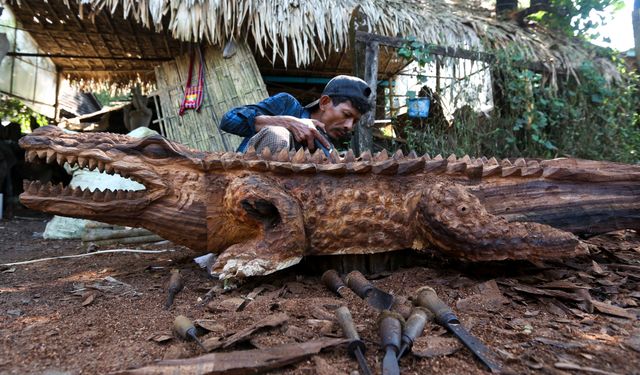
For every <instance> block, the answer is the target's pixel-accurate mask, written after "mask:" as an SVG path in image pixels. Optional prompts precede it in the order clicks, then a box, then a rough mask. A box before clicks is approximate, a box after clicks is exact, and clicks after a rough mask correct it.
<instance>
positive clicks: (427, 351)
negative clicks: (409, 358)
mask: <svg viewBox="0 0 640 375" xmlns="http://www.w3.org/2000/svg"><path fill="white" fill-rule="evenodd" d="M460 349H462V344H461V343H460V341H459V340H458V339H455V338H450V337H439V336H420V337H418V338H417V339H416V340H415V342H414V343H413V348H412V349H411V351H412V353H413V355H415V356H417V357H420V358H433V357H440V356H445V355H450V354H453V353H455V352H457V351H458V350H460Z"/></svg>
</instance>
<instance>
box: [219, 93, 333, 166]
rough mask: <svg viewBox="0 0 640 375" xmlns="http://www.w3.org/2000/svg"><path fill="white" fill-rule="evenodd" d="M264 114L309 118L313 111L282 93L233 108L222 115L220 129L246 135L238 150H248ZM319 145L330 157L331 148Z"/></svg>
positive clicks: (318, 143)
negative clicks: (258, 117)
mask: <svg viewBox="0 0 640 375" xmlns="http://www.w3.org/2000/svg"><path fill="white" fill-rule="evenodd" d="M262 115H265V116H293V117H297V118H309V116H310V115H311V113H310V112H309V110H308V109H307V108H305V107H303V106H302V104H300V102H298V100H296V98H294V97H293V96H291V95H290V94H287V93H280V94H276V95H274V96H271V97H268V98H266V99H265V100H263V101H261V102H260V103H257V104H249V105H245V106H241V107H236V108H233V109H231V110H230V111H229V112H227V113H225V114H224V116H223V117H222V120H221V121H220V129H221V130H224V131H226V132H228V133H231V134H235V135H239V136H241V137H245V138H244V139H243V140H242V143H240V146H238V150H237V151H238V152H245V151H247V145H248V143H249V139H250V138H251V137H253V136H254V135H255V134H256V126H255V123H256V117H257V116H262ZM300 146H301V145H299V144H298V143H297V142H296V149H297V148H299V147H300ZM318 146H319V148H321V149H322V151H324V153H325V154H326V155H327V157H328V156H329V150H327V149H326V148H325V147H324V146H322V144H321V143H320V142H318V141H316V147H318Z"/></svg>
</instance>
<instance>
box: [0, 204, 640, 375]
mask: <svg viewBox="0 0 640 375" xmlns="http://www.w3.org/2000/svg"><path fill="white" fill-rule="evenodd" d="M46 219H47V217H44V216H40V217H35V218H34V217H31V218H24V217H22V218H20V217H19V218H15V219H13V220H10V221H8V220H4V221H0V263H1V264H6V263H13V262H19V261H24V260H31V259H39V258H45V257H55V256H61V255H72V254H82V253H86V246H85V245H83V244H82V243H81V242H80V241H61V240H43V239H42V238H41V236H40V235H39V234H40V233H41V232H42V231H43V230H44V226H45V220H46ZM588 243H589V244H590V251H591V254H590V255H589V256H585V257H581V258H578V259H569V260H565V261H562V262H559V261H554V262H544V263H535V264H534V263H529V262H499V263H483V264H464V263H458V262H454V261H451V260H446V259H442V258H439V257H437V256H433V255H424V256H422V257H421V259H422V262H419V264H418V263H417V262H416V266H414V267H411V268H401V269H397V270H394V271H392V272H383V273H378V274H377V275H372V276H371V278H372V279H373V283H374V284H375V285H376V286H377V287H379V288H381V289H383V290H386V291H388V292H390V293H392V294H394V295H396V296H405V297H408V298H411V297H412V296H413V294H414V293H413V292H414V291H415V290H416V289H417V288H418V287H421V286H425V285H428V286H431V287H433V288H434V289H436V291H437V292H438V294H439V296H440V297H441V298H442V299H443V300H444V301H445V302H446V303H447V304H449V305H450V306H451V307H452V308H453V309H454V311H455V312H456V313H457V315H458V317H459V318H460V320H461V321H462V323H463V324H464V325H465V326H466V327H468V328H470V330H471V332H472V333H473V334H474V335H476V336H477V337H478V338H480V339H481V340H482V341H483V342H484V343H486V344H487V345H488V346H489V347H490V348H491V349H492V350H493V351H494V352H495V353H496V356H497V358H498V359H499V361H500V362H502V363H503V364H504V373H511V374H528V373H536V374H537V373H542V374H545V373H548V374H579V373H591V374H605V373H606V374H640V322H639V321H638V316H639V315H640V309H639V308H638V304H639V303H640V283H639V281H640V236H638V234H636V232H634V231H623V232H616V233H613V234H609V235H604V236H599V237H596V238H592V239H590V240H589V241H588ZM124 247H127V248H133V246H131V245H129V246H122V245H121V246H118V245H115V246H111V247H109V248H112V249H116V248H124ZM135 248H137V249H146V250H163V249H164V250H169V251H167V252H163V253H154V254H131V253H125V254H115V253H111V254H94V255H91V256H86V257H79V258H69V259H56V260H48V261H43V262H37V263H31V264H24V265H8V266H7V265H3V266H0V374H105V373H112V372H116V371H121V370H125V369H129V368H137V367H141V366H145V365H149V364H152V363H153V362H155V361H158V360H162V359H171V358H189V357H195V356H198V355H201V354H202V350H201V349H199V347H198V346H196V344H195V343H193V342H187V341H183V340H181V339H179V338H176V337H174V335H173V334H172V323H173V320H174V317H175V316H176V315H178V314H183V315H186V316H188V317H189V318H191V319H193V320H196V321H198V322H199V324H200V329H199V331H200V334H201V339H203V340H205V341H206V342H207V343H208V344H209V343H211V342H214V343H215V341H216V337H218V338H222V339H224V338H226V337H228V336H230V335H232V334H234V333H236V332H238V331H240V330H242V329H244V328H246V327H249V326H251V325H253V324H254V323H256V322H258V321H260V320H261V319H263V318H265V317H269V316H274V315H275V314H278V313H284V314H286V322H284V323H283V324H281V325H279V326H277V327H273V328H265V329H262V330H259V331H257V332H256V333H254V334H252V335H250V336H249V337H248V338H247V340H245V341H243V342H240V343H237V344H234V345H231V346H230V347H228V348H226V349H224V350H217V351H225V352H232V351H235V350H247V349H252V348H264V347H270V346H275V345H279V344H283V343H296V342H298V343H302V342H305V341H308V340H311V339H315V338H321V337H340V336H341V330H340V328H339V327H338V325H337V324H336V323H335V322H334V321H333V310H334V309H335V308H337V307H339V306H341V305H347V306H349V308H350V309H351V313H352V315H353V317H354V320H355V322H356V324H357V327H358V329H359V331H360V335H361V337H362V338H363V339H364V341H365V343H366V344H367V348H368V351H367V354H366V357H367V360H368V362H369V365H370V366H371V367H372V369H373V370H374V373H380V371H381V370H380V367H381V360H382V355H383V353H382V351H381V350H380V348H379V344H378V341H379V340H378V333H377V328H376V320H377V316H378V313H377V312H376V311H375V310H373V309H371V308H368V307H367V305H366V304H364V303H363V301H362V300H360V299H359V298H357V297H355V296H354V295H352V294H348V293H347V294H346V295H345V297H340V296H338V295H335V294H333V293H331V292H330V291H328V290H327V289H326V288H325V287H323V286H322V285H321V284H320V282H319V273H318V271H314V272H311V271H309V270H308V268H305V267H295V268H292V269H289V270H285V271H283V272H280V273H277V274H275V275H272V276H269V277H265V278H260V279H255V280H250V281H249V282H247V283H246V284H244V285H242V286H240V287H239V288H238V289H235V290H232V291H224V290H223V289H222V288H221V287H220V285H219V284H218V283H217V282H216V281H214V280H212V279H210V278H208V277H207V275H206V273H205V271H203V270H202V269H200V268H199V267H198V265H196V264H195V263H194V262H193V261H192V258H193V256H195V255H197V254H193V253H192V252H190V251H189V250H188V249H185V248H183V247H179V246H175V245H173V244H170V243H169V244H166V243H165V244H162V245H144V246H135ZM99 250H104V249H102V248H101V249H99ZM398 256H400V255H398ZM171 269H179V270H180V271H181V274H182V277H183V279H184V283H185V288H184V290H183V291H182V292H180V293H179V294H178V295H177V296H176V299H175V302H174V305H173V306H172V308H171V309H170V310H164V309H163V308H162V305H163V304H164V301H165V298H166V291H165V289H164V288H165V284H166V282H167V280H168V278H169V274H170V270H171ZM208 292H209V293H208ZM207 293H208V296H207ZM399 299H400V301H401V302H402V298H399ZM408 303H410V301H409V302H408ZM208 344H207V345H208ZM413 351H414V353H415V354H411V355H408V356H405V357H403V358H402V360H401V361H400V368H401V373H402V374H427V373H435V374H482V373H486V372H487V371H486V368H485V367H483V365H482V364H481V363H480V362H479V361H477V360H476V359H475V358H474V357H473V356H472V355H471V354H470V352H469V351H468V350H467V349H466V348H462V347H460V345H459V344H458V342H457V341H456V340H455V339H453V338H452V336H451V334H450V333H447V331H446V330H445V329H443V328H441V327H439V326H438V325H437V324H435V323H433V322H429V323H427V326H426V328H425V332H424V334H423V336H422V337H421V338H420V339H418V340H417V341H416V343H415V345H414V349H413ZM356 370H358V365H357V363H356V361H355V360H354V359H352V358H350V357H349V356H348V355H347V353H346V348H345V347H344V346H338V347H335V348H332V349H329V350H327V351H323V352H322V353H321V354H319V355H316V356H313V357H310V358H307V359H304V360H302V361H299V362H297V363H294V364H292V365H289V366H287V367H283V368H281V369H278V370H275V371H274V372H276V373H286V374H349V373H353V372H354V371H356Z"/></svg>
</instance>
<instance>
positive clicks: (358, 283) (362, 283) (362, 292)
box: [344, 271, 373, 298]
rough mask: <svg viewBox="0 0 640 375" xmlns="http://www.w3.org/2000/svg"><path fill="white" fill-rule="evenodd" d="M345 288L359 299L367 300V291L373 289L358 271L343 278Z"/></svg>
mask: <svg viewBox="0 0 640 375" xmlns="http://www.w3.org/2000/svg"><path fill="white" fill-rule="evenodd" d="M344 281H345V282H346V283H347V286H348V287H349V288H350V289H351V290H353V292H354V293H355V294H357V295H358V297H360V298H367V294H368V293H369V291H371V290H372V289H373V285H372V284H371V282H369V280H367V278H366V277H364V275H363V274H362V273H360V271H351V272H349V273H348V274H347V276H345V277H344Z"/></svg>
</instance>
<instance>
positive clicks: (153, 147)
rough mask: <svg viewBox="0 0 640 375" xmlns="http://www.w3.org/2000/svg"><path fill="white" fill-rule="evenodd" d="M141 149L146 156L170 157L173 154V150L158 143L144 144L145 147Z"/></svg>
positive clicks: (156, 157) (155, 157)
mask: <svg viewBox="0 0 640 375" xmlns="http://www.w3.org/2000/svg"><path fill="white" fill-rule="evenodd" d="M141 151H142V154H143V155H144V156H146V157H148V158H153V159H163V158H168V157H170V156H172V154H173V152H171V150H167V149H166V148H164V147H162V146H161V145H159V144H157V143H151V144H148V145H146V146H144V148H143V149H142V150H141Z"/></svg>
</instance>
